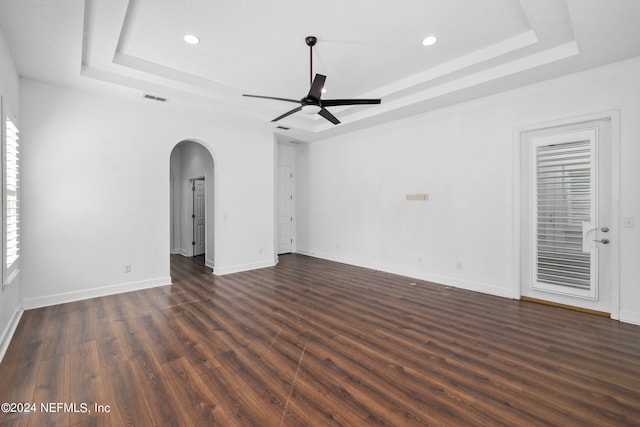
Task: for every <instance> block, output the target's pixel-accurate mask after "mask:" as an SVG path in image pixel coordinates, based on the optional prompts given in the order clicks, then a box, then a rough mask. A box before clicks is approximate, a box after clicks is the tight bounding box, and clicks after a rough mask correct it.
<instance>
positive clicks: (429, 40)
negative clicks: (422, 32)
mask: <svg viewBox="0 0 640 427" xmlns="http://www.w3.org/2000/svg"><path fill="white" fill-rule="evenodd" d="M437 41H438V39H437V38H436V36H427V37H425V38H424V39H423V40H422V45H423V46H432V45H434V44H436V42H437Z"/></svg>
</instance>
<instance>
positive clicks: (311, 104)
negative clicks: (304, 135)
mask: <svg viewBox="0 0 640 427" xmlns="http://www.w3.org/2000/svg"><path fill="white" fill-rule="evenodd" d="M304 41H305V43H306V44H307V46H309V63H310V67H309V81H310V84H311V88H310V89H309V93H308V94H307V96H305V97H304V98H302V99H300V100H297V99H289V98H277V97H273V96H260V95H247V94H244V95H242V96H248V97H251V98H264V99H275V100H276V101H286V102H294V103H296V104H300V106H299V107H296V108H294V109H293V110H289V111H287V112H286V113H284V114H283V115H281V116H278V117H276V118H275V119H273V120H271V121H272V122H277V121H278V120H280V119H283V118H285V117H287V116H289V115H291V114H293V113H297V112H298V111H303V112H305V113H307V114H316V113H317V114H320V115H321V116H322V117H324V118H325V119H327V120H329V121H330V122H331V123H333V124H334V125H337V124H339V123H340V120H338V119H337V118H336V116H334V115H333V114H331V113H330V112H329V111H328V110H327V109H326V108H325V107H336V106H339V105H365V104H380V99H322V89H323V88H324V82H325V80H326V78H327V76H323V75H322V74H316V76H315V77H314V78H313V79H312V76H313V46H315V44H316V43H317V42H318V39H317V38H316V37H314V36H309V37H307V38H305V40H304Z"/></svg>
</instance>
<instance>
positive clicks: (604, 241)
mask: <svg viewBox="0 0 640 427" xmlns="http://www.w3.org/2000/svg"><path fill="white" fill-rule="evenodd" d="M594 242H598V243H602V244H603V245H608V244H609V239H601V240H594Z"/></svg>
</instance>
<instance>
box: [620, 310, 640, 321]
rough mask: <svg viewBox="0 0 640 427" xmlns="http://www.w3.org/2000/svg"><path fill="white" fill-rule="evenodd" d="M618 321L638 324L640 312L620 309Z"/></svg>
mask: <svg viewBox="0 0 640 427" xmlns="http://www.w3.org/2000/svg"><path fill="white" fill-rule="evenodd" d="M620 321H621V322H625V323H633V324H634V325H640V312H637V311H630V310H620Z"/></svg>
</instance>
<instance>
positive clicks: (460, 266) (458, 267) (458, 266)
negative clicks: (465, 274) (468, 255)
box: [456, 261, 462, 270]
mask: <svg viewBox="0 0 640 427" xmlns="http://www.w3.org/2000/svg"><path fill="white" fill-rule="evenodd" d="M456 270H462V263H461V262H460V261H458V262H456Z"/></svg>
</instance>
